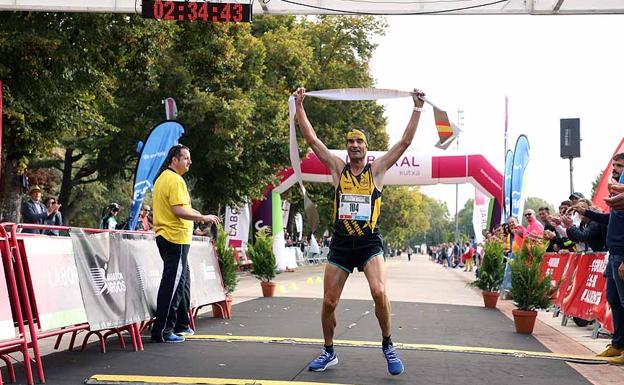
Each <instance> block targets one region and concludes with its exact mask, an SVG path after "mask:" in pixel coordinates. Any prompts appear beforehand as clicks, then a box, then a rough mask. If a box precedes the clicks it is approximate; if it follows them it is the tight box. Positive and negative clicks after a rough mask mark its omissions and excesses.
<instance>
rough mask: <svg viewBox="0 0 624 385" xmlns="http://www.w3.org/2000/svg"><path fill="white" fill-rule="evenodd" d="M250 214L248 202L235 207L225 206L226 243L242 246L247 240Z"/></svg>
mask: <svg viewBox="0 0 624 385" xmlns="http://www.w3.org/2000/svg"><path fill="white" fill-rule="evenodd" d="M250 221H251V214H250V211H249V204H248V203H244V204H242V205H240V206H237V207H230V206H225V224H224V229H225V231H227V232H228V234H229V235H228V245H229V246H232V247H243V246H244V245H245V244H246V243H247V241H248V240H249V222H250Z"/></svg>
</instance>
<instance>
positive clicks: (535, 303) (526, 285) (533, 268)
mask: <svg viewBox="0 0 624 385" xmlns="http://www.w3.org/2000/svg"><path fill="white" fill-rule="evenodd" d="M546 247H547V246H546V244H545V243H544V242H542V241H539V240H532V239H525V241H524V243H523V244H522V249H521V250H520V253H519V255H517V256H516V257H515V258H514V259H512V260H511V261H510V262H509V263H510V264H511V265H510V266H511V295H512V297H513V300H514V302H515V304H516V306H517V307H518V309H520V310H537V309H548V307H549V306H550V295H549V293H550V290H551V287H550V276H546V277H544V278H541V277H540V264H541V262H542V259H543V258H544V253H545V252H546Z"/></svg>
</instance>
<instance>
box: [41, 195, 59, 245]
mask: <svg viewBox="0 0 624 385" xmlns="http://www.w3.org/2000/svg"><path fill="white" fill-rule="evenodd" d="M56 203H57V200H56V198H55V197H52V196H50V197H47V198H46V199H45V200H44V201H43V204H45V206H46V207H47V209H48V211H50V209H52V205H55V204H56ZM59 206H60V204H59ZM44 223H45V224H46V225H52V226H63V215H61V212H60V211H58V210H57V211H56V212H55V213H54V214H52V216H51V217H50V216H48V217H47V218H46V219H45V221H44ZM43 234H45V235H52V236H58V235H59V232H58V230H43Z"/></svg>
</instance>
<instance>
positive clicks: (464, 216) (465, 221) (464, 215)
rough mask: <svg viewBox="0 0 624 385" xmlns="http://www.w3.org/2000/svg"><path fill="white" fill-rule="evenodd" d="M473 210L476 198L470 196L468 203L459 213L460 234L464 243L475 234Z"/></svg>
mask: <svg viewBox="0 0 624 385" xmlns="http://www.w3.org/2000/svg"><path fill="white" fill-rule="evenodd" d="M473 210H474V199H472V198H470V199H468V200H467V201H466V204H465V205H464V207H463V208H462V209H461V210H460V211H459V213H457V217H458V227H459V234H460V240H461V242H462V243H463V242H465V241H467V240H468V239H470V238H473V237H474V236H475V232H474V226H473V225H472V212H473Z"/></svg>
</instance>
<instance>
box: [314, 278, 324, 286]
mask: <svg viewBox="0 0 624 385" xmlns="http://www.w3.org/2000/svg"><path fill="white" fill-rule="evenodd" d="M322 282H323V280H322V279H321V277H316V284H317V285H320V284H321V283H322Z"/></svg>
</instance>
